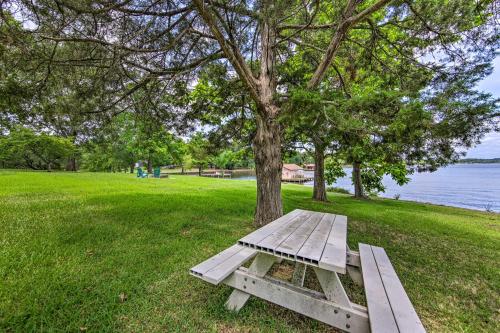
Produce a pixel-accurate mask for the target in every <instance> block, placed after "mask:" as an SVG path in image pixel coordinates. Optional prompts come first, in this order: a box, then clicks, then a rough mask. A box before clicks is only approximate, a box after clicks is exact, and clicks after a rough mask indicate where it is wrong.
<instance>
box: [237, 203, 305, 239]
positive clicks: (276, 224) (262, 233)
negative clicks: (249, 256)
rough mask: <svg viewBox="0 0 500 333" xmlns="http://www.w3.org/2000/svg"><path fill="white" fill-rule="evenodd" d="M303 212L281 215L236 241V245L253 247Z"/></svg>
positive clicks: (294, 211) (297, 210)
mask: <svg viewBox="0 0 500 333" xmlns="http://www.w3.org/2000/svg"><path fill="white" fill-rule="evenodd" d="M302 212H304V211H303V210H301V209H295V210H293V211H291V212H290V213H288V214H286V215H283V216H282V217H280V218H278V219H276V220H274V221H273V222H271V223H269V224H266V225H265V226H263V227H262V228H259V229H257V230H255V231H254V232H252V233H250V234H248V235H246V236H245V237H243V238H241V239H240V240H239V241H238V244H240V245H244V246H249V245H255V244H257V243H258V242H260V241H262V240H263V239H264V238H266V237H267V236H269V235H270V234H272V233H273V232H274V231H276V230H277V229H278V228H280V227H282V226H284V225H286V224H288V223H290V222H291V221H292V220H293V219H294V218H295V217H297V216H298V215H299V214H301V213H302Z"/></svg>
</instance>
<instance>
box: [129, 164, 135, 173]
mask: <svg viewBox="0 0 500 333" xmlns="http://www.w3.org/2000/svg"><path fill="white" fill-rule="evenodd" d="M134 169H135V163H134V162H132V163H130V173H134Z"/></svg>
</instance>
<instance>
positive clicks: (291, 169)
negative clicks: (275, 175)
mask: <svg viewBox="0 0 500 333" xmlns="http://www.w3.org/2000/svg"><path fill="white" fill-rule="evenodd" d="M281 178H283V179H293V178H304V169H302V168H301V167H300V166H298V165H297V164H283V170H282V175H281Z"/></svg>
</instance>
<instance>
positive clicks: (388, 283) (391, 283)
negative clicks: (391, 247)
mask: <svg viewBox="0 0 500 333" xmlns="http://www.w3.org/2000/svg"><path fill="white" fill-rule="evenodd" d="M372 252H373V256H374V257H375V261H376V262H377V267H378V270H379V272H380V277H381V278H382V283H383V284H384V287H385V292H386V294H387V298H388V299H389V303H390V305H391V308H392V312H393V314H394V317H395V319H396V323H397V325H398V328H399V330H400V331H401V332H414V333H417V332H425V328H424V326H423V325H422V322H421V321H420V318H418V315H417V313H416V312H415V309H414V308H413V305H412V304H411V301H410V298H409V297H408V295H407V294H406V291H405V290H404V287H403V285H402V284H401V281H400V280H399V278H398V276H397V274H396V271H395V270H394V267H393V266H392V264H391V262H390V260H389V257H388V256H387V254H386V253H385V250H384V249H383V248H381V247H376V246H372Z"/></svg>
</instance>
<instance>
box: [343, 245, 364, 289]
mask: <svg viewBox="0 0 500 333" xmlns="http://www.w3.org/2000/svg"><path fill="white" fill-rule="evenodd" d="M360 266H361V261H360V259H359V252H356V251H351V249H350V248H349V245H347V266H346V269H347V274H349V276H350V277H351V279H352V281H353V282H354V283H355V284H356V285H358V286H363V276H362V275H361V269H360Z"/></svg>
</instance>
